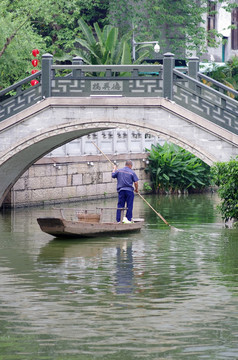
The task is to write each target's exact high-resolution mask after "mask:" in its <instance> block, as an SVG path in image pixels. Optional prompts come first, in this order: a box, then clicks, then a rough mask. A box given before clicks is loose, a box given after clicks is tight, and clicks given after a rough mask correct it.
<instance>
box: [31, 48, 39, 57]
mask: <svg viewBox="0 0 238 360" xmlns="http://www.w3.org/2000/svg"><path fill="white" fill-rule="evenodd" d="M39 53H40V52H39V50H38V49H33V50H32V55H33V56H35V57H36V56H37V55H38V54H39Z"/></svg>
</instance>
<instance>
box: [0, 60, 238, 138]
mask: <svg viewBox="0 0 238 360" xmlns="http://www.w3.org/2000/svg"><path fill="white" fill-rule="evenodd" d="M174 64H175V61H174V56H173V54H171V53H166V54H164V58H163V65H83V63H82V60H81V59H80V58H77V57H76V58H74V59H73V62H72V65H54V64H53V56H52V55H50V54H45V55H43V56H42V70H41V71H39V72H38V73H37V74H34V75H31V76H29V77H27V78H26V79H24V80H22V81H19V82H18V83H16V84H14V85H12V86H10V87H9V88H7V89H5V90H2V91H0V121H2V120H4V119H6V118H8V117H10V116H12V115H14V114H16V113H18V112H20V111H21V110H23V109H25V108H27V107H29V106H31V105H33V104H35V103H37V102H39V101H41V100H43V99H45V98H47V97H51V96H52V97H86V96H87V97H88V96H97V97H99V96H121V97H124V96H125V97H128V96H129V97H131V96H134V97H139V96H141V97H164V98H167V99H168V100H171V101H174V102H176V103H177V104H179V105H181V106H183V107H186V108H187V109H189V110H191V111H192V112H194V113H195V114H198V115H200V116H202V117H204V118H206V119H208V120H210V121H212V122H214V123H216V124H218V125H219V126H221V127H223V128H225V129H227V130H229V131H231V132H233V133H235V134H238V119H237V114H238V110H237V105H238V102H237V101H236V100H235V99H234V98H236V99H238V92H237V91H235V90H233V89H231V88H229V87H227V86H225V85H223V84H221V83H219V82H217V81H215V80H213V79H211V78H209V77H207V76H205V75H203V74H201V73H199V59H198V58H193V59H190V61H189V62H188V67H187V68H175V67H174ZM36 78H37V79H38V80H39V84H37V85H35V86H33V87H30V81H31V80H32V79H36ZM208 81H209V83H210V84H213V85H214V86H215V89H214V88H211V87H210V86H208V85H206V84H204V82H208ZM12 92H15V95H12V96H10V94H11V93H12ZM232 97H233V98H232Z"/></svg>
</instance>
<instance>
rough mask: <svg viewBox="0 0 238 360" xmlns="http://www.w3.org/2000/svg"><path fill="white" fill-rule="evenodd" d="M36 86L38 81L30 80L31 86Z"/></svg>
mask: <svg viewBox="0 0 238 360" xmlns="http://www.w3.org/2000/svg"><path fill="white" fill-rule="evenodd" d="M36 84H39V81H38V80H31V85H32V86H34V85H36Z"/></svg>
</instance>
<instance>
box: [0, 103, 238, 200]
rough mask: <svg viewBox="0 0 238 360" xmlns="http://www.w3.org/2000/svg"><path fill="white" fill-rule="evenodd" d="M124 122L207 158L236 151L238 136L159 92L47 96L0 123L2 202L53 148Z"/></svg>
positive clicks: (223, 158)
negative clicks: (139, 95)
mask: <svg viewBox="0 0 238 360" xmlns="http://www.w3.org/2000/svg"><path fill="white" fill-rule="evenodd" d="M112 128H128V129H132V130H133V129H135V130H137V131H140V132H146V133H150V134H152V135H157V136H159V137H160V138H162V139H164V140H166V141H170V142H173V143H175V144H178V145H179V146H181V147H183V148H185V149H187V150H188V151H190V152H191V153H193V154H194V155H196V156H197V157H199V158H201V159H202V160H203V161H205V162H206V163H207V164H209V165H211V164H212V163H214V162H216V161H228V160H229V159H230V157H231V156H232V155H234V156H235V155H238V136H237V135H235V134H232V133H230V132H229V131H227V130H225V129H221V128H220V127H219V126H217V125H215V124H212V123H210V122H209V121H207V120H205V119H203V118H201V117H200V116H198V115H195V114H193V113H191V112H189V111H188V110H186V109H184V108H183V107H181V106H179V105H176V104H175V103H173V102H171V101H167V100H165V99H163V98H149V99H148V98H130V99H128V98H117V97H101V98H99V97H95V98H75V99H72V98H60V99H59V98H48V99H46V100H43V101H41V102H39V103H38V104H36V105H33V106H32V107H31V108H28V109H26V110H24V111H22V112H21V113H19V114H17V115H15V116H13V117H11V118H9V119H7V120H5V121H4V122H2V123H1V124H0V140H2V141H1V143H0V154H1V160H0V205H1V204H2V201H3V199H4V197H5V196H6V194H7V192H8V191H9V189H10V188H11V187H12V186H13V185H14V184H15V182H16V181H17V180H18V178H19V177H20V176H21V175H22V174H23V173H24V172H25V171H26V170H27V169H28V168H29V167H30V166H31V165H32V164H33V163H34V162H35V161H37V160H38V159H39V158H41V157H43V156H44V155H45V154H47V153H49V152H50V151H52V150H53V149H55V148H57V147H59V146H61V145H63V144H65V143H67V142H69V141H71V140H73V139H76V138H79V137H82V136H84V135H87V134H90V133H92V132H96V131H101V130H106V129H112Z"/></svg>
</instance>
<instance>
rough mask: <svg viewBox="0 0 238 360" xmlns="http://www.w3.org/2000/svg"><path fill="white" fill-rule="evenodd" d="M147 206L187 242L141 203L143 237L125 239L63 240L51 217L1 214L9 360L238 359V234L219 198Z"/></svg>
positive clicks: (5, 354)
mask: <svg viewBox="0 0 238 360" xmlns="http://www.w3.org/2000/svg"><path fill="white" fill-rule="evenodd" d="M146 199H147V200H148V201H149V202H150V203H151V205H152V206H153V207H154V208H155V209H157V211H159V212H160V213H161V214H162V215H163V216H164V218H165V219H166V220H167V221H168V222H169V223H170V224H171V225H173V226H175V227H176V228H179V229H183V230H184V231H174V230H173V228H172V229H171V228H170V227H168V226H166V225H165V224H164V223H163V222H162V221H161V220H160V218H159V217H158V216H157V215H156V214H155V213H154V212H153V211H152V210H151V209H150V208H149V207H148V205H146V204H145V203H144V202H143V201H142V200H141V199H140V198H139V197H137V198H136V199H135V210H134V215H135V216H139V217H144V218H145V226H144V228H143V229H142V231H141V232H140V233H136V234H127V235H123V236H120V237H116V236H114V237H112V236H109V237H104V238H103V237H101V238H97V239H88V240H86V239H82V240H69V239H68V240H67V239H65V240H56V239H54V238H53V237H52V236H50V235H47V234H45V233H43V232H41V230H40V228H39V226H38V224H37V222H36V218H37V217H39V216H47V215H48V214H49V213H50V211H51V210H50V208H32V209H31V208H30V209H17V210H15V211H11V212H10V211H9V212H5V213H3V214H1V215H0V284H1V290H0V306H1V307H0V360H75V359H80V360H91V359H110V360H111V359H112V360H117V359H118V360H119V359H120V360H134V359H150V360H151V359H160V360H161V359H172V360H173V359H181V360H185V359H189V360H191V359H192V360H197V359H209V360H213V359H222V360H224V359H229V360H230V359H238V278H237V273H238V230H237V229H227V228H225V227H224V224H223V222H222V219H221V217H220V215H219V213H218V212H217V210H216V205H217V203H218V202H219V199H218V197H217V195H216V194H207V195H194V196H185V197H172V196H171V197H155V196H146ZM115 202H116V200H115V199H110V200H105V201H94V202H89V203H87V204H86V205H85V204H83V207H85V206H87V207H88V208H93V207H95V206H108V207H110V206H114V205H115ZM71 206H72V205H71ZM73 206H77V207H79V204H74V205H73ZM81 206H82V205H81Z"/></svg>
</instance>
